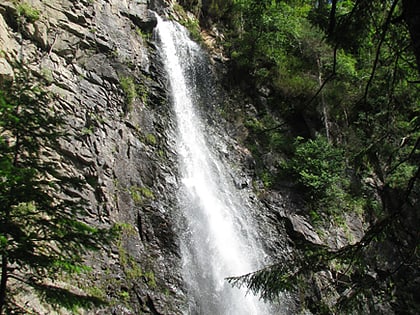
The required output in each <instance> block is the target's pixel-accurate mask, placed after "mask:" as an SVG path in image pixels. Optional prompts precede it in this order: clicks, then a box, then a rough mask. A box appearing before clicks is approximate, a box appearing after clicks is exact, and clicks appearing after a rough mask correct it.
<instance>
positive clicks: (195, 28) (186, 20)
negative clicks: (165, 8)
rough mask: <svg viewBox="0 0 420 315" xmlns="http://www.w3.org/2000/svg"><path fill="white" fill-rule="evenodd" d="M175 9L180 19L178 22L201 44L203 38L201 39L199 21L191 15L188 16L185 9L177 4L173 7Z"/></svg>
mask: <svg viewBox="0 0 420 315" xmlns="http://www.w3.org/2000/svg"><path fill="white" fill-rule="evenodd" d="M173 9H174V11H175V12H176V13H177V15H178V17H179V21H178V22H179V23H180V24H181V25H183V26H185V27H186V28H187V30H188V31H189V32H190V34H191V37H192V38H193V39H194V40H195V41H197V42H201V41H202V40H203V38H202V37H201V27H200V23H199V20H198V19H197V18H195V17H193V16H191V15H188V14H187V12H185V10H184V8H183V7H182V6H181V5H179V4H177V3H175V4H174V5H173Z"/></svg>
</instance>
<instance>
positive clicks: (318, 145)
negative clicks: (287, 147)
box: [288, 136, 344, 198]
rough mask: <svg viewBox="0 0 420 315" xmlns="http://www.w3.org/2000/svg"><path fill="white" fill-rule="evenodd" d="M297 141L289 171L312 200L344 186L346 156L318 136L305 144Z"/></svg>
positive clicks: (299, 139)
mask: <svg viewBox="0 0 420 315" xmlns="http://www.w3.org/2000/svg"><path fill="white" fill-rule="evenodd" d="M302 140H303V139H302V138H298V139H297V143H296V150H295V153H294V156H293V158H292V159H291V161H290V164H289V165H288V167H289V170H290V171H291V172H292V173H293V174H294V176H296V177H297V180H298V182H299V183H300V184H301V185H302V186H303V187H304V189H305V193H306V194H307V195H308V196H310V197H311V198H320V197H325V196H326V195H328V194H331V192H332V191H333V189H334V187H336V186H339V185H342V184H343V182H342V181H343V173H344V154H343V151H342V150H340V149H338V148H335V147H333V146H332V145H331V144H329V143H328V141H327V140H326V139H325V138H324V137H322V136H318V137H317V138H315V139H314V140H308V141H305V142H303V141H302Z"/></svg>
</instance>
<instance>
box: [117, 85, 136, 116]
mask: <svg viewBox="0 0 420 315" xmlns="http://www.w3.org/2000/svg"><path fill="white" fill-rule="evenodd" d="M120 86H121V88H122V90H123V91H124V94H125V97H126V101H127V109H128V111H130V110H131V108H132V105H133V102H134V100H135V98H136V97H137V91H136V84H135V83H134V79H133V78H132V77H121V78H120Z"/></svg>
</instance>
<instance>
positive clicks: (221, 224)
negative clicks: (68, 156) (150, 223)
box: [156, 17, 269, 315]
mask: <svg viewBox="0 0 420 315" xmlns="http://www.w3.org/2000/svg"><path fill="white" fill-rule="evenodd" d="M156 35H157V38H158V49H159V53H160V55H161V57H162V60H163V63H164V66H165V70H166V72H167V77H168V83H169V88H170V92H171V102H172V105H173V110H174V113H175V119H176V125H177V130H176V134H177V135H176V148H175V149H176V151H177V153H178V156H179V166H180V177H181V185H180V186H181V188H180V191H179V196H178V198H179V202H180V208H181V209H182V211H183V214H182V215H183V218H184V219H185V220H184V222H183V225H182V226H181V227H180V228H179V229H180V233H181V235H180V240H181V253H182V256H183V278H184V280H185V282H186V285H187V289H188V292H187V295H188V298H189V306H188V307H189V309H188V311H187V313H188V314H204V315H218V314H232V315H246V314H252V315H254V314H268V313H269V312H268V308H267V306H266V305H264V304H263V303H262V302H260V301H259V300H258V299H257V298H256V297H254V296H252V295H251V294H248V295H247V294H246V291H244V290H239V289H237V288H232V287H231V286H230V285H229V284H227V283H226V280H225V278H226V277H228V276H235V275H242V274H246V273H249V272H251V271H254V270H256V269H257V268H258V267H260V265H259V264H258V260H259V259H261V257H262V256H263V252H262V250H261V249H259V246H258V243H257V241H256V239H255V236H253V235H255V234H256V232H255V231H254V230H253V226H254V225H255V223H254V222H253V221H252V218H251V216H250V215H249V213H248V211H247V209H249V206H248V205H247V204H246V200H243V199H246V198H245V197H243V196H242V195H241V194H240V191H239V190H238V189H237V188H236V187H235V185H234V183H233V180H232V177H231V176H230V175H229V170H228V169H227V166H226V165H225V163H223V162H222V161H221V160H220V159H219V157H218V156H219V155H218V154H217V152H216V151H215V149H214V143H212V142H214V140H213V138H212V137H213V135H210V134H209V133H208V131H209V130H211V128H210V127H209V126H207V125H206V124H205V123H204V120H203V118H202V117H201V116H200V108H201V109H202V108H203V107H205V106H209V104H210V103H211V101H212V93H213V91H212V88H213V86H212V80H211V73H210V71H209V66H208V62H207V59H206V56H205V54H204V53H203V51H202V49H201V47H200V46H199V45H198V44H196V43H195V42H193V41H191V40H190V38H189V36H188V33H187V31H186V30H185V29H184V28H183V27H182V26H180V25H179V24H177V23H175V22H171V21H163V20H162V19H161V18H159V17H158V25H157V27H156ZM206 132H207V133H206ZM210 138H211V139H212V140H211V141H209V139H210Z"/></svg>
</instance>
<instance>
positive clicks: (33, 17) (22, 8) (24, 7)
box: [17, 2, 40, 22]
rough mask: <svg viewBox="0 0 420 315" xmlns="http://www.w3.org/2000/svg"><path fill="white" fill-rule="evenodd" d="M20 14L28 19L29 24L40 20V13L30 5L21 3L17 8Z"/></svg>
mask: <svg viewBox="0 0 420 315" xmlns="http://www.w3.org/2000/svg"><path fill="white" fill-rule="evenodd" d="M17 11H18V14H19V15H20V16H23V17H25V18H26V20H27V21H28V22H35V21H38V20H39V17H40V12H39V11H38V10H37V9H35V8H33V7H32V6H31V5H30V4H28V3H25V2H24V3H20V4H19V5H18V7H17Z"/></svg>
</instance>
